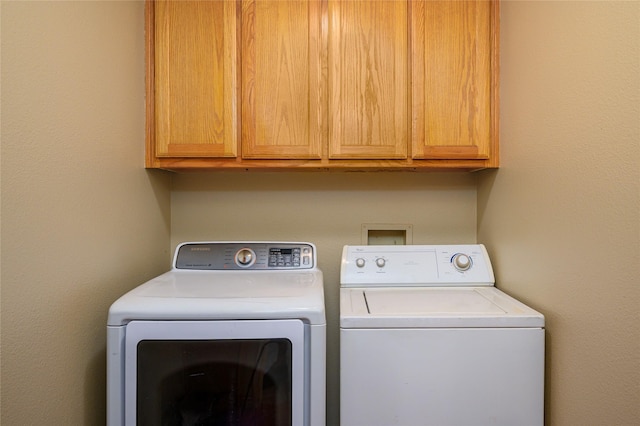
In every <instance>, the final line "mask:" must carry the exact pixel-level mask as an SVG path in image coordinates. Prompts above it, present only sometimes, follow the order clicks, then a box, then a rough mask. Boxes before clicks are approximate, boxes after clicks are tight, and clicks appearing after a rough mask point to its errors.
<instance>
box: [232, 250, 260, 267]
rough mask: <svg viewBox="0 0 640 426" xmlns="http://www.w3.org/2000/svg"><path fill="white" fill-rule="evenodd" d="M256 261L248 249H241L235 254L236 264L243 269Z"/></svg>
mask: <svg viewBox="0 0 640 426" xmlns="http://www.w3.org/2000/svg"><path fill="white" fill-rule="evenodd" d="M255 261H256V254H255V253H254V252H253V250H251V249H249V248H243V249H240V250H238V252H237V253H236V264H237V265H238V266H242V267H244V268H246V267H249V266H251V265H253V262H255Z"/></svg>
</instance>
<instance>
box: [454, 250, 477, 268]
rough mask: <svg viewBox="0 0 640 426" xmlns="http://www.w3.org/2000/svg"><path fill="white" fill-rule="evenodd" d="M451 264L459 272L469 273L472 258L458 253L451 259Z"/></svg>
mask: <svg viewBox="0 0 640 426" xmlns="http://www.w3.org/2000/svg"><path fill="white" fill-rule="evenodd" d="M451 262H452V263H453V267H454V268H456V269H457V270H458V271H468V270H469V269H471V264H472V262H471V258H470V257H469V256H468V255H466V254H464V253H456V254H454V255H453V257H452V258H451Z"/></svg>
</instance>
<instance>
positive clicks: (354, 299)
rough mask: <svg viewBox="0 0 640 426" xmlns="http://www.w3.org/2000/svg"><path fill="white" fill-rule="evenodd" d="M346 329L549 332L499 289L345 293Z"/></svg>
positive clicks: (342, 297)
mask: <svg viewBox="0 0 640 426" xmlns="http://www.w3.org/2000/svg"><path fill="white" fill-rule="evenodd" d="M340 326H341V328H443V327H544V317H543V315H542V314H540V313H539V312H536V311H534V310H533V309H531V308H529V307H528V306H526V305H524V304H522V303H520V302H519V301H517V300H516V299H514V298H512V297H510V296H509V295H507V294H505V293H503V292H502V291H500V290H498V289H496V288H495V287H459V288H444V287H422V288H416V287H403V288H399V287H395V288H390V287H384V288H364V287H363V288H342V289H341V290H340Z"/></svg>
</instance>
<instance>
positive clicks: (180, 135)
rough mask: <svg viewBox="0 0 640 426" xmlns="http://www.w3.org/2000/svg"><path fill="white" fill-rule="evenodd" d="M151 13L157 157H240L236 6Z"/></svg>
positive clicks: (176, 6) (180, 6) (178, 4)
mask: <svg viewBox="0 0 640 426" xmlns="http://www.w3.org/2000/svg"><path fill="white" fill-rule="evenodd" d="M147 14H151V15H152V16H148V17H147V25H148V28H147V31H148V32H151V34H152V35H153V43H152V45H151V46H149V45H148V54H152V55H153V61H148V62H150V68H152V69H153V80H152V82H151V83H148V84H149V85H150V86H151V87H149V86H148V90H153V92H154V96H152V97H151V99H149V100H148V102H152V104H150V105H149V104H148V105H147V113H148V114H149V113H151V114H150V116H148V121H147V126H151V127H152V128H153V129H154V131H153V133H152V135H151V139H154V142H155V143H152V147H153V148H155V156H157V157H202V156H219V157H235V156H236V155H237V143H236V140H237V122H238V118H237V113H236V98H237V94H236V92H237V82H236V81H237V77H236V66H237V65H236V64H237V49H236V18H235V16H236V2H235V1H165V0H158V1H155V2H153V3H149V4H148V5H147ZM149 26H152V27H153V28H149ZM151 34H148V36H150V35H151ZM149 50H151V51H152V53H151V52H149ZM148 72H149V70H148ZM154 99H155V102H153V100H154ZM149 110H151V111H149ZM148 159H149V158H148Z"/></svg>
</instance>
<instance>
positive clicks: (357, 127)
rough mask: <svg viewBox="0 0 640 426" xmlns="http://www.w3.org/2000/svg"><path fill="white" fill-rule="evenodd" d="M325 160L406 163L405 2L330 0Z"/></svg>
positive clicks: (407, 86) (407, 119)
mask: <svg viewBox="0 0 640 426" xmlns="http://www.w3.org/2000/svg"><path fill="white" fill-rule="evenodd" d="M328 13H329V15H328V16H329V33H328V38H329V41H328V66H329V70H328V81H329V83H328V84H329V88H328V92H329V93H328V96H329V111H330V114H329V116H328V120H329V158H351V159H367V158H369V159H394V158H406V157H407V145H408V128H409V118H410V117H409V111H408V108H409V105H408V92H409V79H408V58H409V56H408V37H409V34H408V25H407V24H408V14H407V2H406V1H393V0H391V1H344V0H342V1H341V0H335V1H334V0H329V2H328Z"/></svg>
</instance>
